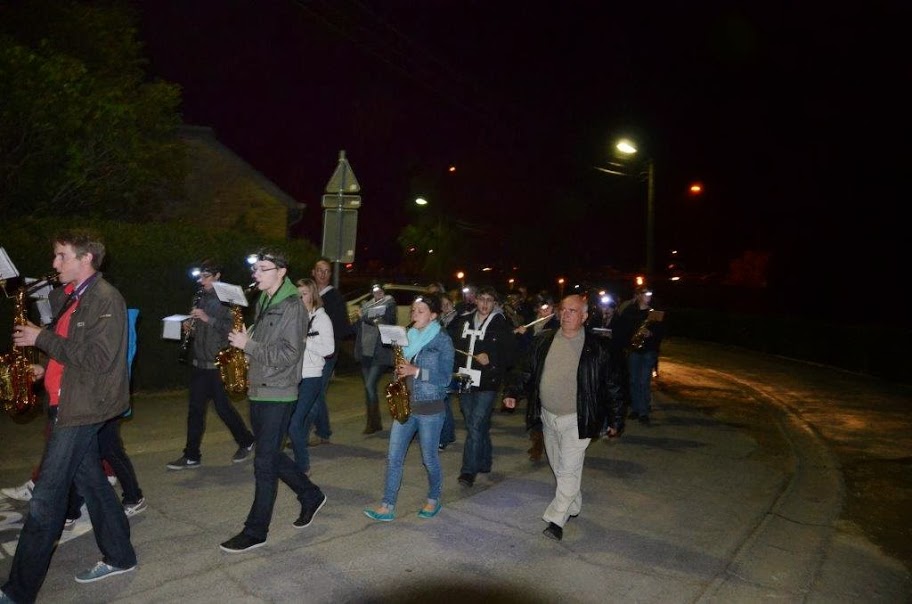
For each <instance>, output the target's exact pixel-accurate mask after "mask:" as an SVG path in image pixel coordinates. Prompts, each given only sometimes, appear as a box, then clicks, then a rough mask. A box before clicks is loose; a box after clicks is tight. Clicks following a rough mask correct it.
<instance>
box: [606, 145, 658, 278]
mask: <svg viewBox="0 0 912 604" xmlns="http://www.w3.org/2000/svg"><path fill="white" fill-rule="evenodd" d="M615 149H617V150H618V151H619V152H620V153H621V154H623V155H635V154H636V153H637V151H638V150H637V147H636V145H635V144H634V143H633V142H631V141H630V140H628V139H621V140H619V141H618V142H617V144H616V145H615ZM646 178H647V184H646V274H647V275H648V276H650V277H651V276H652V274H653V268H654V267H655V164H654V163H653V161H652V158H651V157H650V158H649V159H647V160H646Z"/></svg>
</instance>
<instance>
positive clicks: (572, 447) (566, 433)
mask: <svg viewBox="0 0 912 604" xmlns="http://www.w3.org/2000/svg"><path fill="white" fill-rule="evenodd" d="M587 317H588V309H587V304H586V299H585V298H584V297H583V296H580V295H577V294H573V295H570V296H567V297H565V298H564V299H563V300H562V301H561V306H560V329H558V330H555V331H551V330H549V331H544V332H542V333H541V334H540V335H539V336H537V337H536V338H535V340H534V341H533V343H532V346H531V348H530V349H529V351H528V352H527V353H526V355H525V357H524V358H523V361H522V362H521V364H520V365H519V366H518V367H517V368H516V370H515V371H514V372H512V373H511V375H510V378H509V379H508V381H507V386H506V387H505V389H504V392H505V394H506V396H505V397H504V400H503V402H504V404H505V405H506V406H507V407H510V408H515V407H516V399H517V398H520V397H521V396H523V395H525V396H526V397H527V398H528V401H529V404H528V406H527V409H526V422H527V424H529V425H530V426H531V425H534V424H535V423H536V422H538V421H541V423H542V427H543V431H544V436H545V450H546V451H547V452H548V462H549V463H550V464H551V469H552V470H553V471H554V476H555V478H556V479H557V488H556V490H555V493H554V499H552V500H551V503H550V504H549V505H548V508H547V509H546V510H545V513H544V515H543V516H542V519H543V520H544V521H545V522H547V523H548V526H547V528H545V530H544V534H545V535H546V536H548V537H550V538H551V539H555V540H558V541H559V540H561V539H562V538H563V535H564V529H563V527H564V525H565V524H566V523H567V520H568V519H570V518H575V517H576V516H578V515H579V513H580V510H581V508H582V502H583V497H582V493H581V491H580V483H581V480H582V475H583V462H584V461H585V458H586V448H587V447H588V446H589V443H590V442H591V440H592V439H593V438H598V436H599V432H600V430H601V427H602V424H603V422H604V419H605V416H606V415H607V419H608V436H616V435H617V434H618V433H619V431H620V427H621V422H622V421H623V420H622V415H621V404H622V400H623V399H622V396H621V387H620V384H619V382H618V376H617V370H616V365H615V364H614V363H613V362H612V361H611V353H610V351H609V349H608V347H607V346H605V345H604V342H603V340H602V339H601V338H598V337H597V336H594V335H592V334H591V333H587V332H586V331H585V330H584V329H583V324H584V323H585V321H586V318H587Z"/></svg>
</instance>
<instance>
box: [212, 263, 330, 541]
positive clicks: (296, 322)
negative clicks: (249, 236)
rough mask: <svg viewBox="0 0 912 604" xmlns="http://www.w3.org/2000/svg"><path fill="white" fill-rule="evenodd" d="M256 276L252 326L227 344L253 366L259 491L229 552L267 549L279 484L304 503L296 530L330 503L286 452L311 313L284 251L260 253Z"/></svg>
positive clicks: (255, 462)
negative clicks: (299, 294)
mask: <svg viewBox="0 0 912 604" xmlns="http://www.w3.org/2000/svg"><path fill="white" fill-rule="evenodd" d="M252 271H253V279H254V281H255V282H256V287H257V289H259V290H260V292H261V294H260V297H259V299H258V300H257V302H256V315H255V317H254V322H253V325H252V326H251V327H250V328H249V329H248V328H247V327H244V328H243V329H242V330H240V331H237V330H231V332H230V333H229V334H228V342H229V343H230V344H231V346H234V347H235V348H239V349H241V350H243V351H244V353H245V355H246V356H247V359H248V361H249V368H248V376H247V384H248V385H247V398H248V399H249V400H250V421H251V424H252V425H253V434H254V436H255V437H256V442H257V446H256V449H255V451H254V459H253V474H254V478H255V484H256V491H255V495H254V498H253V504H252V505H251V507H250V512H249V514H248V515H247V520H246V521H245V522H244V530H242V531H241V532H240V533H238V534H237V535H235V536H234V537H232V538H231V539H229V540H228V541H225V542H224V543H222V544H221V546H220V547H221V549H222V550H223V551H226V552H229V553H238V552H244V551H247V550H250V549H254V548H257V547H260V546H262V545H265V544H266V535H267V533H268V532H269V524H270V522H271V521H272V512H273V508H274V507H275V500H276V491H277V490H278V486H279V480H281V481H282V482H284V483H285V484H287V485H288V486H289V487H290V488H291V490H292V491H294V492H295V495H297V497H298V501H299V502H300V503H301V513H300V515H299V516H298V519H297V520H295V521H294V522H293V523H292V524H293V526H294V527H295V528H305V527H307V526H310V524H311V522H312V521H313V518H314V515H316V513H317V512H318V511H319V510H320V508H322V507H323V504H325V503H326V496H325V495H324V494H323V492H322V491H321V490H320V488H319V487H318V486H317V485H315V484H314V483H312V482H311V481H310V479H309V478H308V477H307V475H306V474H305V473H304V472H303V471H301V469H300V468H299V467H298V465H297V464H296V463H295V462H294V461H292V460H291V458H289V457H288V455H286V454H285V452H284V451H282V441H283V440H284V439H285V435H286V434H287V433H288V423H289V421H290V420H291V413H292V411H294V407H295V404H296V403H297V401H298V382H300V381H301V366H302V362H303V357H304V341H305V335H306V329H307V319H308V317H307V309H306V308H305V306H304V303H303V302H302V301H301V298H300V297H299V296H298V290H297V288H296V287H295V286H294V284H293V283H292V282H291V280H290V279H289V278H288V276H287V273H288V260H287V259H286V257H285V255H284V254H283V253H282V252H280V251H278V250H272V249H263V250H260V251H259V252H258V253H257V254H256V256H255V262H254V263H253V268H252Z"/></svg>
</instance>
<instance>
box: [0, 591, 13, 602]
mask: <svg viewBox="0 0 912 604" xmlns="http://www.w3.org/2000/svg"><path fill="white" fill-rule="evenodd" d="M0 604H16V603H15V602H13V599H12V598H11V597H9V596H8V595H6V593H5V592H4V591H3V590H2V589H0Z"/></svg>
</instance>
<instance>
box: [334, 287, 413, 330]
mask: <svg viewBox="0 0 912 604" xmlns="http://www.w3.org/2000/svg"><path fill="white" fill-rule="evenodd" d="M424 290H425V287H424V286H423V285H399V284H396V283H384V284H383V291H384V293H386V294H387V295H388V296H392V297H393V300H395V301H396V324H397V325H408V324H409V323H410V322H411V311H412V302H414V301H415V297H416V296H418V295H419V294H423V293H424ZM370 298H371V291H370V290H367V292H365V293H363V294H356V296H355V297H354V298H351V299H349V300H348V301H347V302H346V303H345V304H346V308H347V309H348V320H349V321H351V322H352V323H355V322H356V321H357V320H358V309H359V308H361V304H363V303H364V302H365V301H367V300H369V299H370Z"/></svg>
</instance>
